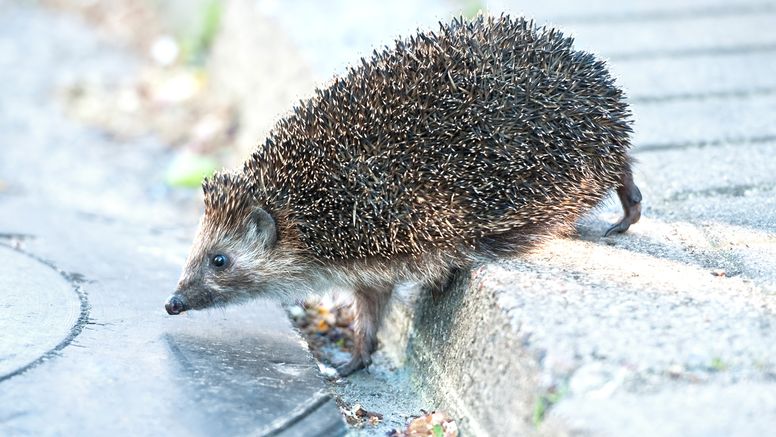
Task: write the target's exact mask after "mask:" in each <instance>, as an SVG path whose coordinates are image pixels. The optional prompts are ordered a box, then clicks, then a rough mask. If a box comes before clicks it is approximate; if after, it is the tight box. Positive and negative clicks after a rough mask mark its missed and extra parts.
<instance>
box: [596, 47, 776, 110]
mask: <svg viewBox="0 0 776 437" xmlns="http://www.w3.org/2000/svg"><path fill="white" fill-rule="evenodd" d="M609 70H610V72H611V74H612V76H613V77H615V78H616V80H617V83H618V84H620V85H621V86H622V87H623V88H624V89H625V91H626V93H627V95H628V97H629V99H630V101H631V102H635V103H661V102H665V101H670V100H682V99H684V100H702V99H707V98H721V97H726V98H748V97H752V96H756V95H760V94H775V93H776V55H773V56H768V55H763V54H762V53H735V54H730V55H726V56H702V57H693V58H675V59H660V60H655V59H639V60H636V59H634V60H630V61H612V62H610V63H609Z"/></svg>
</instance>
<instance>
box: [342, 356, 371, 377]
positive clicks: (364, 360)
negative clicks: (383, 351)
mask: <svg viewBox="0 0 776 437" xmlns="http://www.w3.org/2000/svg"><path fill="white" fill-rule="evenodd" d="M370 364H372V358H371V357H368V356H367V357H362V356H361V355H359V354H354V355H353V358H352V359H351V360H350V361H348V362H347V363H345V364H341V365H339V366H337V373H338V374H339V376H342V377H345V376H349V375H350V374H352V373H354V372H356V371H359V370H361V369H367V368H368V367H369V365H370Z"/></svg>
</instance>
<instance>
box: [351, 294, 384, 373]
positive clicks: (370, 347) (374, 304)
mask: <svg viewBox="0 0 776 437" xmlns="http://www.w3.org/2000/svg"><path fill="white" fill-rule="evenodd" d="M392 292H393V284H390V285H383V286H361V287H359V288H357V289H356V291H355V293H354V301H353V305H354V309H355V326H354V329H353V330H354V334H355V348H354V350H353V358H351V360H350V361H349V362H347V363H345V364H343V365H341V366H339V367H337V373H339V374H340V376H348V375H350V374H351V373H353V372H355V371H356V370H360V369H365V368H367V367H369V365H370V364H372V352H374V351H375V350H376V349H377V330H378V328H380V324H381V323H382V321H383V316H384V315H385V309H386V307H387V306H388V301H389V300H390V298H391V294H392Z"/></svg>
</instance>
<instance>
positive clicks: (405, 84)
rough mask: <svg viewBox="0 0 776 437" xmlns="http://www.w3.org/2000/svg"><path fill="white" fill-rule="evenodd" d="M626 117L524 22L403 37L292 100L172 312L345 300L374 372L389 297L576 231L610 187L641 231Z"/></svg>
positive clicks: (237, 185) (223, 202)
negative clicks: (399, 287)
mask: <svg viewBox="0 0 776 437" xmlns="http://www.w3.org/2000/svg"><path fill="white" fill-rule="evenodd" d="M631 124H632V120H631V113H630V110H629V108H628V105H627V103H626V99H625V96H624V94H623V92H622V90H620V89H619V88H618V87H617V86H616V85H615V83H614V79H613V78H612V77H611V76H610V74H609V73H608V71H607V69H606V65H605V63H604V62H603V61H602V60H599V59H597V58H596V57H595V56H594V55H592V54H590V53H587V52H583V51H578V50H575V49H574V48H573V40H572V38H569V37H566V36H564V35H563V34H562V33H561V32H559V31H557V30H555V29H552V28H547V27H541V26H537V25H535V24H534V22H533V21H530V20H527V19H524V18H515V19H513V18H511V17H509V16H507V15H502V16H499V17H484V16H479V17H477V18H475V19H471V20H467V19H463V18H456V19H453V20H452V21H451V22H450V23H440V26H439V29H438V31H436V32H433V31H430V32H425V33H418V34H416V35H414V36H410V37H409V38H404V39H398V40H397V41H396V42H395V44H394V45H393V46H392V47H387V46H386V47H385V48H384V49H382V50H380V51H377V50H375V51H374V52H373V53H372V55H371V57H369V58H368V59H365V58H362V59H361V60H360V63H359V64H357V65H355V66H352V67H350V68H349V69H348V71H347V74H345V75H344V76H343V77H338V78H334V79H333V80H332V82H331V83H330V84H329V86H328V87H326V88H324V89H317V90H316V91H315V93H314V95H313V96H312V97H311V98H310V99H308V100H306V101H301V102H299V103H298V104H297V105H296V106H295V107H294V108H293V111H292V112H290V113H289V114H288V115H287V116H285V118H283V119H281V120H280V121H278V122H277V124H276V125H275V127H274V128H273V130H272V131H271V132H270V133H269V134H268V136H267V138H266V140H265V141H264V143H263V144H261V145H260V146H259V147H258V148H257V150H256V151H255V152H254V153H253V154H252V155H251V156H250V158H249V159H248V160H247V161H246V162H245V164H244V166H243V168H242V169H241V170H237V171H231V172H229V171H227V172H221V173H218V174H216V175H214V176H212V177H211V178H209V179H207V180H206V181H205V182H204V183H203V185H202V186H203V190H204V204H205V211H204V215H203V217H202V219H201V221H200V224H199V228H198V231H197V234H196V237H195V240H194V244H193V247H192V249H191V252H190V254H189V257H188V260H187V261H186V264H185V267H184V269H183V273H182V275H181V278H180V281H179V282H178V286H177V290H176V291H175V293H174V294H173V295H172V296H171V297H170V298H169V299H168V300H167V302H166V305H165V306H166V310H167V312H168V313H169V314H179V313H181V312H183V311H186V310H198V309H203V308H208V307H213V306H221V305H226V304H230V303H236V302H243V301H246V300H248V299H252V298H256V297H268V298H275V299H279V300H281V301H294V300H297V299H301V298H303V297H305V296H309V295H315V294H319V293H325V292H328V291H331V290H343V289H346V290H350V291H352V295H353V305H354V308H355V313H354V314H355V323H354V336H355V339H354V344H355V346H354V352H353V355H352V359H351V360H350V361H348V362H346V363H344V364H342V365H340V366H339V367H338V368H337V370H338V372H339V374H340V375H343V376H344V375H349V374H351V373H352V372H354V371H357V370H359V369H362V368H366V367H368V366H369V365H370V363H371V354H372V352H374V351H375V349H376V347H377V330H378V328H379V326H380V323H381V320H382V318H383V315H384V312H385V309H386V306H387V305H388V304H389V302H390V299H391V295H392V292H393V289H394V286H395V285H396V284H398V283H407V282H411V283H416V284H419V285H420V286H421V287H422V289H426V290H429V291H430V292H432V293H439V292H442V291H443V290H444V289H445V287H446V286H447V284H448V281H449V279H450V278H451V275H453V274H454V272H456V271H458V270H461V269H466V268H468V267H469V266H471V265H472V264H473V263H478V262H487V261H490V260H494V259H498V258H502V257H513V256H516V255H520V254H521V253H523V252H525V251H526V250H527V249H530V248H532V247H535V246H536V245H537V244H539V243H540V242H541V241H542V240H544V239H546V238H549V237H553V236H559V235H564V234H566V233H568V232H569V231H570V230H573V228H574V225H575V222H576V221H577V219H578V218H580V216H582V215H583V214H585V213H587V212H588V211H590V210H591V209H593V208H595V207H596V206H597V205H599V204H600V203H601V202H602V201H603V200H604V199H605V198H606V197H607V196H608V194H609V192H610V191H611V190H616V192H617V195H618V197H619V199H620V202H621V203H622V207H623V211H624V216H623V218H622V219H621V220H620V221H618V222H617V223H616V224H614V225H612V226H611V227H610V228H608V230H607V231H606V233H605V234H604V235H610V234H613V233H621V232H624V231H626V230H627V229H628V228H629V226H630V225H631V224H633V223H635V222H637V221H638V220H639V217H640V215H641V206H640V205H641V193H640V192H639V189H638V188H637V187H636V185H635V184H634V181H633V177H632V171H631V167H632V159H631V158H630V157H629V154H628V151H629V149H630V135H631V133H632V129H631Z"/></svg>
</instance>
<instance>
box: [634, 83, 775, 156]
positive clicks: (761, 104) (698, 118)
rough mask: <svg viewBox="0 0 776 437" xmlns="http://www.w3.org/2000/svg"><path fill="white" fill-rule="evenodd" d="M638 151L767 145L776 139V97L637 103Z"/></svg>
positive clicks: (635, 114)
mask: <svg viewBox="0 0 776 437" xmlns="http://www.w3.org/2000/svg"><path fill="white" fill-rule="evenodd" d="M631 109H632V110H633V114H634V120H635V123H634V135H633V143H634V145H635V150H637V151H638V150H650V149H660V148H666V147H684V146H686V145H703V144H734V143H747V142H763V141H766V140H769V139H773V138H774V136H776V95H769V94H761V95H754V96H751V97H749V98H745V99H718V98H712V99H706V100H679V101H670V102H664V103H660V104H653V103H649V102H641V103H640V102H636V103H633V104H632V105H631Z"/></svg>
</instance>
